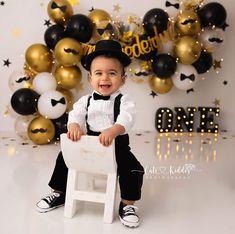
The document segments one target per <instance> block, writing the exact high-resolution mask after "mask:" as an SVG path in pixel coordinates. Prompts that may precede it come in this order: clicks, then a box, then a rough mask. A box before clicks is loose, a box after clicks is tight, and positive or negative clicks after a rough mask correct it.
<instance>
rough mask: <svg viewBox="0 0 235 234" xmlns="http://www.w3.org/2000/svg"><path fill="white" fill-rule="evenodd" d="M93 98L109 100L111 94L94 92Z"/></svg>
mask: <svg viewBox="0 0 235 234" xmlns="http://www.w3.org/2000/svg"><path fill="white" fill-rule="evenodd" d="M93 98H94V100H105V101H107V100H109V99H110V96H103V95H99V94H98V93H93Z"/></svg>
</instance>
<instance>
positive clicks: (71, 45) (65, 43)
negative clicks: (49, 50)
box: [54, 37, 83, 66]
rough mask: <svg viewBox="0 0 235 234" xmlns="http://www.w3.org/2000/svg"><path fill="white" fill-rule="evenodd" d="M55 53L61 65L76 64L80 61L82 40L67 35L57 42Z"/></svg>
mask: <svg viewBox="0 0 235 234" xmlns="http://www.w3.org/2000/svg"><path fill="white" fill-rule="evenodd" d="M54 54H55V58H56V60H57V62H58V63H59V64H60V65H64V66H74V65H76V64H77V63H78V62H79V61H80V59H81V57H82V55H83V48H82V45H81V43H80V42H78V41H76V40H75V39H72V38H68V37H67V38H64V39H62V40H60V41H59V42H58V43H57V44H56V46H55V50H54Z"/></svg>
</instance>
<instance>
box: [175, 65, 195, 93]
mask: <svg viewBox="0 0 235 234" xmlns="http://www.w3.org/2000/svg"><path fill="white" fill-rule="evenodd" d="M197 80H198V73H197V70H196V69H195V68H194V67H193V66H192V65H186V64H181V63H178V64H177V69H176V72H175V74H174V75H173V76H172V82H173V84H174V86H175V87H176V88H178V89H181V90H188V89H191V88H193V87H194V86H195V84H196V82H197Z"/></svg>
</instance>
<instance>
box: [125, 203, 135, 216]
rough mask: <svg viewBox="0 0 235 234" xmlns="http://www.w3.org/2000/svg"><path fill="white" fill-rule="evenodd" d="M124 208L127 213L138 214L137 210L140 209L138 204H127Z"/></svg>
mask: <svg viewBox="0 0 235 234" xmlns="http://www.w3.org/2000/svg"><path fill="white" fill-rule="evenodd" d="M123 210H124V211H125V214H128V215H129V214H134V215H136V212H137V211H138V207H137V206H133V205H126V206H124V207H123Z"/></svg>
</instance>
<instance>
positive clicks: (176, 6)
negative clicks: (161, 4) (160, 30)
mask: <svg viewBox="0 0 235 234" xmlns="http://www.w3.org/2000/svg"><path fill="white" fill-rule="evenodd" d="M165 6H166V7H171V6H172V7H174V8H176V9H179V8H180V4H179V3H175V4H172V3H170V2H169V1H166V3H165Z"/></svg>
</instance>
